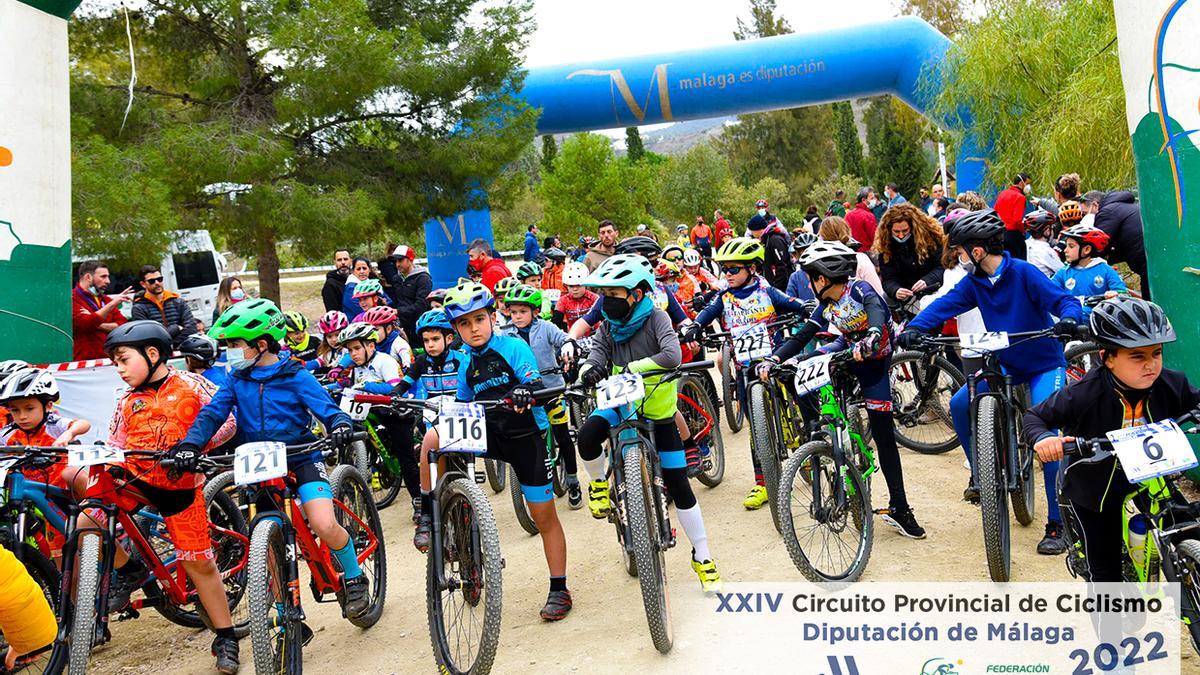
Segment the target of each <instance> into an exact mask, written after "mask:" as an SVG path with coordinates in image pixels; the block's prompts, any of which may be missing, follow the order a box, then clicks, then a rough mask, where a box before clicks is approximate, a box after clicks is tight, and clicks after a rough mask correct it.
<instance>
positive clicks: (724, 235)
mask: <svg viewBox="0 0 1200 675" xmlns="http://www.w3.org/2000/svg"><path fill="white" fill-rule="evenodd" d="M732 238H733V226H732V225H730V224H729V221H728V220H725V214H723V213H721V210H720V209H717V210H716V211H713V250H714V251H715V250H717V249H719V248H721V244H724V243H725V242H727V241H729V240H730V239H732Z"/></svg>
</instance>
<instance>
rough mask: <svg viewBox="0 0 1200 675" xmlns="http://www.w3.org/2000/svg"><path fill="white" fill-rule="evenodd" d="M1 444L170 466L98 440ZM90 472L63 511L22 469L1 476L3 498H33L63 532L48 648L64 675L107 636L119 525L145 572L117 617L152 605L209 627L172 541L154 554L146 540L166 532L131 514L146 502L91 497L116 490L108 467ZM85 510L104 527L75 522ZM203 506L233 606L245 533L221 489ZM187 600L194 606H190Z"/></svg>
mask: <svg viewBox="0 0 1200 675" xmlns="http://www.w3.org/2000/svg"><path fill="white" fill-rule="evenodd" d="M6 451H9V452H12V451H16V452H25V453H32V454H36V455H42V456H46V457H50V456H52V457H54V458H56V459H57V458H61V457H63V456H64V455H66V456H67V457H68V464H69V465H70V466H74V467H88V466H97V465H103V464H113V463H119V462H121V461H123V459H124V458H125V457H148V458H153V459H156V460H158V463H159V465H160V466H162V467H163V468H167V469H170V468H171V467H172V460H171V459H170V458H169V457H167V456H166V454H165V453H162V452H156V451H145V450H121V449H118V448H112V447H109V446H103V445H94V446H71V447H69V448H54V447H32V446H30V447H13V448H6ZM92 477H93V480H92V481H91V482H90V483H89V486H88V494H87V495H86V496H85V497H84V498H83V499H81V500H79V502H78V503H76V502H74V501H68V502H66V503H65V506H66V509H65V510H64V509H63V508H62V506H63V504H62V503H56V502H57V499H56V500H50V499H47V498H46V497H45V496H43V495H42V494H41V493H40V490H38V489H37V488H36V485H35V484H31V483H27V482H26V481H25V480H24V477H23V476H21V475H19V474H12V473H10V474H9V476H8V481H9V483H8V485H9V487H10V490H9V494H10V497H11V496H12V495H14V494H18V495H21V496H22V501H23V502H27V503H28V504H31V505H36V507H37V509H38V510H39V511H40V512H41V514H42V516H43V517H44V518H45V519H46V522H47V524H49V525H50V526H51V527H54V528H55V529H57V530H58V531H60V532H62V533H63V535H64V537H65V543H64V545H63V556H62V577H61V583H60V587H59V588H60V590H59V604H58V613H57V614H58V619H59V630H58V638H57V639H56V640H55V647H54V649H55V650H56V651H59V652H60V653H61V654H62V655H63V656H61V657H60V658H64V660H65V663H66V667H67V670H68V672H69V673H71V675H77V674H79V673H85V672H86V671H87V664H88V658H89V656H90V654H91V650H92V648H93V647H94V646H97V645H101V644H104V643H105V642H108V641H109V640H110V639H111V638H112V634H111V632H110V631H109V612H108V594H109V584H110V583H111V580H112V577H113V569H114V557H115V555H116V547H117V546H119V545H121V543H120V541H119V538H118V528H120V530H121V531H123V538H124V541H127V542H128V544H129V546H130V547H131V548H132V553H131V556H138V557H140V558H141V560H142V562H143V563H145V565H146V567H147V568H148V569H149V570H150V572H151V577H150V580H149V581H147V583H146V585H145V586H143V591H144V592H145V593H146V597H145V598H144V599H139V600H132V601H131V602H130V603H129V605H127V606H126V607H125V608H124V609H122V610H120V611H119V612H118V613H117V615H118V617H119V618H122V619H124V618H135V617H137V616H138V610H140V609H142V608H145V607H155V608H156V609H158V610H159V612H160V613H161V614H163V616H165V617H166V618H168V619H170V620H172V621H174V622H176V623H179V624H180V625H184V626H189V627H201V626H207V627H209V628H212V625H211V622H210V621H209V619H208V615H207V613H206V612H205V611H204V608H203V606H202V605H201V604H200V600H199V597H198V596H197V595H196V592H195V590H194V589H192V588H191V586H190V585H189V583H188V578H187V573H186V571H185V570H184V567H183V565H182V564H180V562H179V561H178V560H177V559H176V558H175V555H174V550H173V547H170V546H169V544H167V545H165V546H163V549H164V551H166V552H167V554H166V555H163V556H161V557H160V555H159V546H156V545H155V544H154V543H151V542H152V539H153V538H162V539H165V532H159V533H151V536H148V535H147V534H146V533H145V532H146V530H145V527H144V526H139V524H138V523H137V522H136V520H135V513H136V514H138V515H144V514H143V512H144V511H145V509H142V508H138V509H135V510H134V512H130V511H126V510H125V509H122V508H121V507H120V506H118V505H116V504H112V503H108V502H105V501H103V500H101V499H100V498H98V497H97V496H96V495H101V494H113V493H114V492H118V491H119V489H118V487H117V485H116V479H115V478H114V477H113V475H112V474H110V473H109V472H107V471H100V470H95V469H93V473H92ZM50 492H53V490H48V491H47V492H46V494H49V493H50ZM55 494H56V496H57V493H55ZM63 494H65V491H64V492H63ZM125 494H129V493H125ZM207 496H208V495H205V497H207ZM85 510H86V511H87V512H88V513H89V514H91V516H92V518H93V519H96V520H100V521H103V522H104V523H105V524H104V526H103V527H83V528H80V527H78V525H77V519H78V516H79V514H80V513H81V512H83V511H85ZM208 511H209V516H210V524H209V532H210V536H211V538H212V543H213V550H214V552H215V553H217V554H218V555H217V567H218V569H219V570H220V571H221V577H222V579H223V580H224V582H225V588H226V595H227V597H228V599H229V607H230V609H231V610H233V609H234V608H235V607H237V605H238V603H240V602H241V599H242V596H243V594H244V592H245V590H246V587H247V584H248V579H249V576H250V574H249V571H248V569H247V564H248V562H247V551H248V549H249V539H248V537H247V535H246V523H245V520H244V518H243V516H242V513H241V511H240V510H238V508H237V505H236V504H234V503H233V501H232V500H231V499H229V498H228V495H225V494H214V495H213V498H212V501H211V502H209V506H208ZM155 519H157V516H155ZM188 606H191V607H193V609H190V610H189V609H188ZM245 627H246V624H245V623H242V624H241V625H238V624H236V623H235V625H234V630H235V632H240V633H241V634H242V635H244V634H245Z"/></svg>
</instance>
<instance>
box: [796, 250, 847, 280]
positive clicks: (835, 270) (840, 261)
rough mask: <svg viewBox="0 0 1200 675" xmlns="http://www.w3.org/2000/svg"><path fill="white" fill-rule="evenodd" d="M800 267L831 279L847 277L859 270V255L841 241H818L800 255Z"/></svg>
mask: <svg viewBox="0 0 1200 675" xmlns="http://www.w3.org/2000/svg"><path fill="white" fill-rule="evenodd" d="M800 269H802V270H804V271H805V272H809V273H816V274H820V275H821V276H823V277H826V278H829V279H845V278H847V277H852V276H854V273H855V272H856V271H857V270H858V256H856V255H855V254H854V251H853V250H851V249H850V247H849V246H846V245H845V244H843V243H841V242H840V241H818V242H817V243H815V244H813V245H812V246H809V247H808V248H807V249H805V250H804V254H803V255H801V256H800Z"/></svg>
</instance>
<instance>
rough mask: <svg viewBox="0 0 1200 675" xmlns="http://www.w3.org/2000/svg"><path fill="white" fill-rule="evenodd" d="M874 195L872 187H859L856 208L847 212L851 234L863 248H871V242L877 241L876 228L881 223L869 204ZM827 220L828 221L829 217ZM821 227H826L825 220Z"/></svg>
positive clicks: (847, 221) (847, 222) (847, 223)
mask: <svg viewBox="0 0 1200 675" xmlns="http://www.w3.org/2000/svg"><path fill="white" fill-rule="evenodd" d="M873 196H874V193H873V192H871V188H869V187H863V188H859V189H858V198H857V199H858V201H857V202H856V203H855V204H854V208H853V209H850V212H849V213H847V214H846V225H848V226H849V227H850V236H851V237H852V238H853V239H854V241H857V242H858V245H859V247H860V248H861V249H863V250H866V249H869V248H871V244H872V243H874V242H875V228H876V227H877V226H878V224H879V221H878V220H876V219H875V214H874V213H872V212H871V207H870V205H869V200H870V199H871V197H873ZM825 222H828V219H826V221H825ZM821 227H825V223H824V222H823V223H821Z"/></svg>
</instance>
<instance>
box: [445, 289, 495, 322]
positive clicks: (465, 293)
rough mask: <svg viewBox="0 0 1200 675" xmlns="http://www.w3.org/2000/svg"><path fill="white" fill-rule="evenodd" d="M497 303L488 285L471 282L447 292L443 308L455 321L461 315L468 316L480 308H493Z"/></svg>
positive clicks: (451, 319)
mask: <svg viewBox="0 0 1200 675" xmlns="http://www.w3.org/2000/svg"><path fill="white" fill-rule="evenodd" d="M495 305H496V299H495V298H493V297H492V292H491V291H489V290H488V287H487V286H484V285H483V284H480V283H475V282H473V281H472V282H470V283H466V284H462V285H460V286H455V287H454V288H451V289H450V290H449V291H447V292H446V299H445V302H444V303H443V304H442V310H443V311H444V312H445V313H446V318H447V319H449V320H450V321H454V320H455V319H457V318H458V317H460V316H466V315H467V314H470V313H471V312H474V311H475V310H478V309H491V308H492V307H494V306H495Z"/></svg>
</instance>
